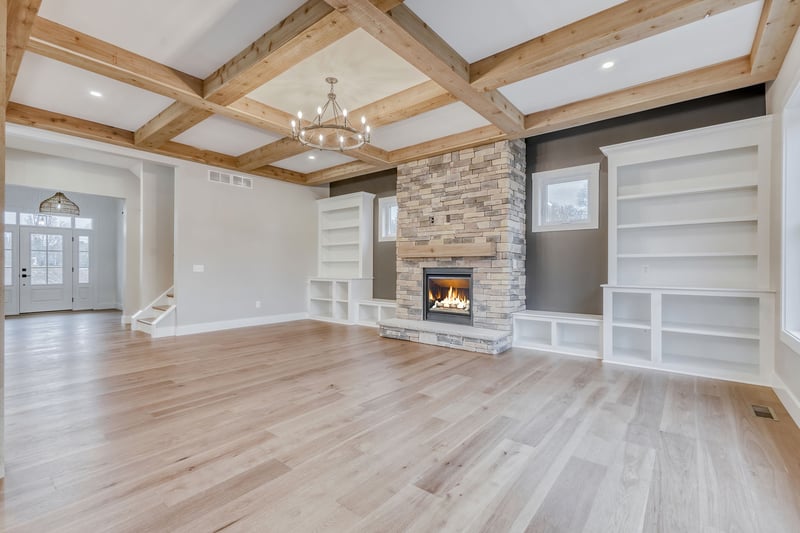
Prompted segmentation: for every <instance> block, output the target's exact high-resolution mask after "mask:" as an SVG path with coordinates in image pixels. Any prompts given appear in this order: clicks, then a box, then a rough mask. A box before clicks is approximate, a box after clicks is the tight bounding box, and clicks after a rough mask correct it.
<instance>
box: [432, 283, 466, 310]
mask: <svg viewBox="0 0 800 533" xmlns="http://www.w3.org/2000/svg"><path fill="white" fill-rule="evenodd" d="M428 301H431V302H433V305H432V306H431V309H458V310H459V311H469V299H468V298H467V291H466V290H465V289H456V288H453V287H449V288H448V290H447V295H446V296H444V295H442V294H441V293H438V291H437V294H436V296H434V294H433V292H431V290H430V289H428Z"/></svg>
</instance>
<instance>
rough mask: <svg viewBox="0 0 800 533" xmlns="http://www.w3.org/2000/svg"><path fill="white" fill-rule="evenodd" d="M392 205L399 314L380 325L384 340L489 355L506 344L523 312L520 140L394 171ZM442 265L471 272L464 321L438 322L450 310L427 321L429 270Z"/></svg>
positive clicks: (522, 153) (522, 154)
mask: <svg viewBox="0 0 800 533" xmlns="http://www.w3.org/2000/svg"><path fill="white" fill-rule="evenodd" d="M397 204H398V207H399V215H398V228H397V247H398V258H397V318H396V319H394V320H389V321H385V322H382V323H381V335H382V336H385V337H392V338H398V339H404V340H410V341H415V342H424V343H427V344H436V345H439V346H448V347H454V348H461V349H465V350H471V351H477V352H484V353H490V354H497V353H500V352H502V351H505V350H506V349H508V348H510V346H511V328H512V313H515V312H517V311H522V310H524V309H525V144H524V141H521V140H513V141H499V142H496V143H494V144H491V145H487V146H481V147H477V148H469V149H464V150H460V151H457V152H452V153H448V154H444V155H440V156H436V157H432V158H429V159H424V160H420V161H415V162H412V163H407V164H403V165H400V166H399V167H398V169H397ZM459 245H466V246H459ZM471 245H484V246H471ZM409 249H414V250H416V249H420V250H424V252H423V253H419V254H418V253H415V252H409ZM466 249H469V250H470V255H468V256H458V255H451V254H458V253H459V250H466ZM475 249H481V250H486V251H480V252H478V255H475V254H474V253H473V250H475ZM441 269H455V270H453V272H467V271H468V272H469V273H470V288H469V300H470V302H469V305H470V308H469V312H470V317H469V321H468V322H466V321H464V320H462V321H461V322H458V321H456V322H455V323H448V322H451V321H448V320H440V319H441V317H442V315H446V314H447V312H446V311H445V312H444V313H439V314H438V316H437V319H436V320H433V321H431V320H429V319H430V318H431V316H430V315H431V313H430V308H427V309H426V306H429V305H430V302H429V298H428V297H427V294H426V293H427V290H428V287H426V280H425V272H426V271H428V272H430V271H435V272H440V271H441ZM456 311H457V310H454V311H453V312H452V313H451V314H454V315H455V314H458V313H456ZM462 315H463V313H462Z"/></svg>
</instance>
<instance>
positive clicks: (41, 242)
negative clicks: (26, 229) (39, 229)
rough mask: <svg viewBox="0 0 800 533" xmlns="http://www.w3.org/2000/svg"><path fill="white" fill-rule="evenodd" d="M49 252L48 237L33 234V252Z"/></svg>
mask: <svg viewBox="0 0 800 533" xmlns="http://www.w3.org/2000/svg"><path fill="white" fill-rule="evenodd" d="M45 250H47V235H44V234H42V233H31V251H37V252H38V251H45Z"/></svg>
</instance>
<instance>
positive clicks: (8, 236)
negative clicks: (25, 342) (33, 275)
mask: <svg viewBox="0 0 800 533" xmlns="http://www.w3.org/2000/svg"><path fill="white" fill-rule="evenodd" d="M10 229H11V231H8V230H7V231H5V235H4V238H3V243H4V244H3V247H4V248H5V269H4V271H3V290H4V296H5V297H4V298H3V302H5V309H4V311H5V314H6V315H18V314H19V280H20V277H19V233H17V227H16V226H11V228H10Z"/></svg>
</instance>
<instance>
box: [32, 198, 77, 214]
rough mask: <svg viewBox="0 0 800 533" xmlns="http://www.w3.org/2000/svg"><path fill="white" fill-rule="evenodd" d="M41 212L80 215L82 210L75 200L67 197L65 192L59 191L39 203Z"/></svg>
mask: <svg viewBox="0 0 800 533" xmlns="http://www.w3.org/2000/svg"><path fill="white" fill-rule="evenodd" d="M39 213H41V214H48V215H75V216H80V214H81V210H80V208H79V207H78V206H77V205H76V204H75V202H73V201H72V200H70V199H69V198H67V197H66V195H65V194H64V193H63V192H57V193H55V194H54V195H53V196H51V197H50V198H48V199H46V200H44V201H42V203H40V204H39Z"/></svg>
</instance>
